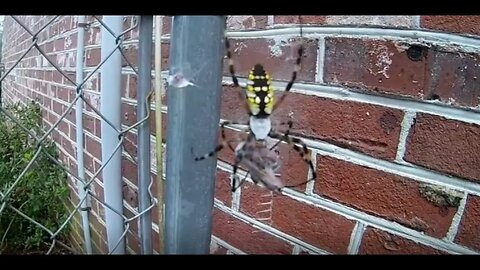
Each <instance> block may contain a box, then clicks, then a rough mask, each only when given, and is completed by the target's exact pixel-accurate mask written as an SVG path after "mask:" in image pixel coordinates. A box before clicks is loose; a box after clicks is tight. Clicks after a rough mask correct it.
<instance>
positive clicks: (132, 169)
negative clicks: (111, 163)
mask: <svg viewBox="0 0 480 270" xmlns="http://www.w3.org/2000/svg"><path fill="white" fill-rule="evenodd" d="M121 167H122V176H123V177H125V178H127V179H128V180H129V181H130V182H132V183H133V184H134V185H138V176H137V166H136V165H135V163H133V162H132V161H130V160H129V159H127V158H125V157H122V166H121Z"/></svg>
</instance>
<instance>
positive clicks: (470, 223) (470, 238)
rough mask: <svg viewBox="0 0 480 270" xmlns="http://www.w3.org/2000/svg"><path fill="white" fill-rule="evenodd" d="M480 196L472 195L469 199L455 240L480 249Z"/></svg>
mask: <svg viewBox="0 0 480 270" xmlns="http://www.w3.org/2000/svg"><path fill="white" fill-rule="evenodd" d="M479 220H480V197H478V196H474V195H470V196H469V197H468V199H467V204H466V206H465V212H464V213H463V216H462V220H461V222H460V227H459V229H458V232H457V236H456V237H455V242H456V243H458V244H461V245H464V246H467V247H469V248H473V249H475V250H478V251H480V234H479V233H478V232H479V231H480V223H479V222H478V221H479Z"/></svg>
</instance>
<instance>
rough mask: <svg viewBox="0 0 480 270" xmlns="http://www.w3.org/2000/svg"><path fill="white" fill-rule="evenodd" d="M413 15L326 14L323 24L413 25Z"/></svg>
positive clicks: (414, 24)
mask: <svg viewBox="0 0 480 270" xmlns="http://www.w3.org/2000/svg"><path fill="white" fill-rule="evenodd" d="M415 21H416V19H415V16H398V15H395V16H339V15H333V16H326V18H325V24H331V25H354V26H359V25H374V26H390V27H408V28H410V27H415V26H416V23H415Z"/></svg>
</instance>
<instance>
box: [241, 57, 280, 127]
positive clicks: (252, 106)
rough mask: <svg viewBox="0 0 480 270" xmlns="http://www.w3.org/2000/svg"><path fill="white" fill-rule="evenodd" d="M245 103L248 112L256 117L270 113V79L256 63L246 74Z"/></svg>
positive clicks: (271, 89) (262, 116) (272, 101)
mask: <svg viewBox="0 0 480 270" xmlns="http://www.w3.org/2000/svg"><path fill="white" fill-rule="evenodd" d="M247 103H248V108H249V110H250V113H251V114H252V115H254V116H256V117H259V118H264V117H268V116H269V115H270V114H271V113H272V109H273V103H274V94H273V87H272V79H271V77H270V75H268V74H267V73H266V72H265V69H264V68H263V66H262V65H260V64H256V65H255V66H254V67H253V69H252V70H251V71H250V73H249V74H248V81H247Z"/></svg>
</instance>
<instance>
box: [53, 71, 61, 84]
mask: <svg viewBox="0 0 480 270" xmlns="http://www.w3.org/2000/svg"><path fill="white" fill-rule="evenodd" d="M52 72H53V74H52V77H53V82H56V83H59V84H61V83H62V80H63V75H62V73H60V71H57V70H54V71H52Z"/></svg>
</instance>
